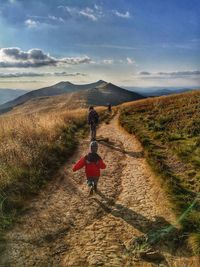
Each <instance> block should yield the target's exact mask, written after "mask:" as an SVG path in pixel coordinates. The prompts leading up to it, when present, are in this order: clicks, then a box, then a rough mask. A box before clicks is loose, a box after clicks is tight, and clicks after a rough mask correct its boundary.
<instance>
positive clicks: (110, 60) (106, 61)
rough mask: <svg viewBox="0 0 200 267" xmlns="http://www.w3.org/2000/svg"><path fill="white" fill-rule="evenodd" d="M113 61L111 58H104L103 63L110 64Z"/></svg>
mask: <svg viewBox="0 0 200 267" xmlns="http://www.w3.org/2000/svg"><path fill="white" fill-rule="evenodd" d="M113 62H114V61H113V59H104V60H103V63H104V64H109V65H110V64H113Z"/></svg>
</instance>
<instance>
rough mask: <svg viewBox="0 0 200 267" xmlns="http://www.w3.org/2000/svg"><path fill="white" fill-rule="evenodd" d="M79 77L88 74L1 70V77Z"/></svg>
mask: <svg viewBox="0 0 200 267" xmlns="http://www.w3.org/2000/svg"><path fill="white" fill-rule="evenodd" d="M48 76H53V77H63V76H66V77H77V76H87V75H86V74H85V73H80V72H75V73H67V72H66V71H63V72H12V73H3V72H0V78H21V77H48Z"/></svg>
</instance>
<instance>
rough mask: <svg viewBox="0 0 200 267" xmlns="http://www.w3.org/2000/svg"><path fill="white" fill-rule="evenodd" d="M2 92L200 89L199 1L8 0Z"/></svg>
mask: <svg viewBox="0 0 200 267" xmlns="http://www.w3.org/2000/svg"><path fill="white" fill-rule="evenodd" d="M0 33H1V35H0V88H28V89H35V88H40V87H42V86H46V85H49V84H53V83H55V82H59V81H61V80H69V81H71V82H74V83H87V82H93V81H95V80H98V79H104V80H106V81H111V82H113V83H115V84H118V85H124V86H184V87H185V86H198V85H199V83H200V63H199V62H200V1H199V0H168V1H163V0H94V1H89V0H84V1H83V0H82V1H80V0H57V1H55V0H48V1H47V0H37V1H33V0H1V1H0Z"/></svg>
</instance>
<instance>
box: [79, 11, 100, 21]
mask: <svg viewBox="0 0 200 267" xmlns="http://www.w3.org/2000/svg"><path fill="white" fill-rule="evenodd" d="M79 14H80V15H82V16H84V17H87V18H88V19H91V20H93V21H97V19H98V18H97V17H96V16H95V15H94V14H93V11H91V9H89V8H87V9H85V10H81V11H80V12H79Z"/></svg>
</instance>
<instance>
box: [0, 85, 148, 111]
mask: <svg viewBox="0 0 200 267" xmlns="http://www.w3.org/2000/svg"><path fill="white" fill-rule="evenodd" d="M69 94H70V98H71V100H72V101H73V100H76V101H78V100H81V101H82V102H85V105H86V104H88V105H98V106H100V105H103V106H105V105H107V104H108V103H110V104H112V105H118V104H121V103H123V102H129V101H133V100H138V99H141V98H144V97H143V96H142V95H140V94H138V93H135V92H130V91H128V90H126V89H124V88H121V87H119V86H116V85H114V84H112V83H109V82H106V81H103V80H98V81H97V82H93V83H89V84H83V85H81V84H73V83H71V82H68V81H66V82H64V81H61V82H59V83H57V84H54V85H52V86H49V87H43V88H41V89H37V90H34V91H30V92H28V93H26V94H24V95H22V96H20V97H18V98H16V99H14V100H13V101H10V102H7V103H5V104H3V105H0V113H4V112H8V111H10V110H12V109H13V108H15V107H16V106H19V105H23V104H25V103H26V102H30V101H32V100H37V99H38V100H39V99H41V98H43V99H45V98H49V97H56V96H59V95H66V97H68V96H69ZM71 94H72V95H71Z"/></svg>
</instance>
